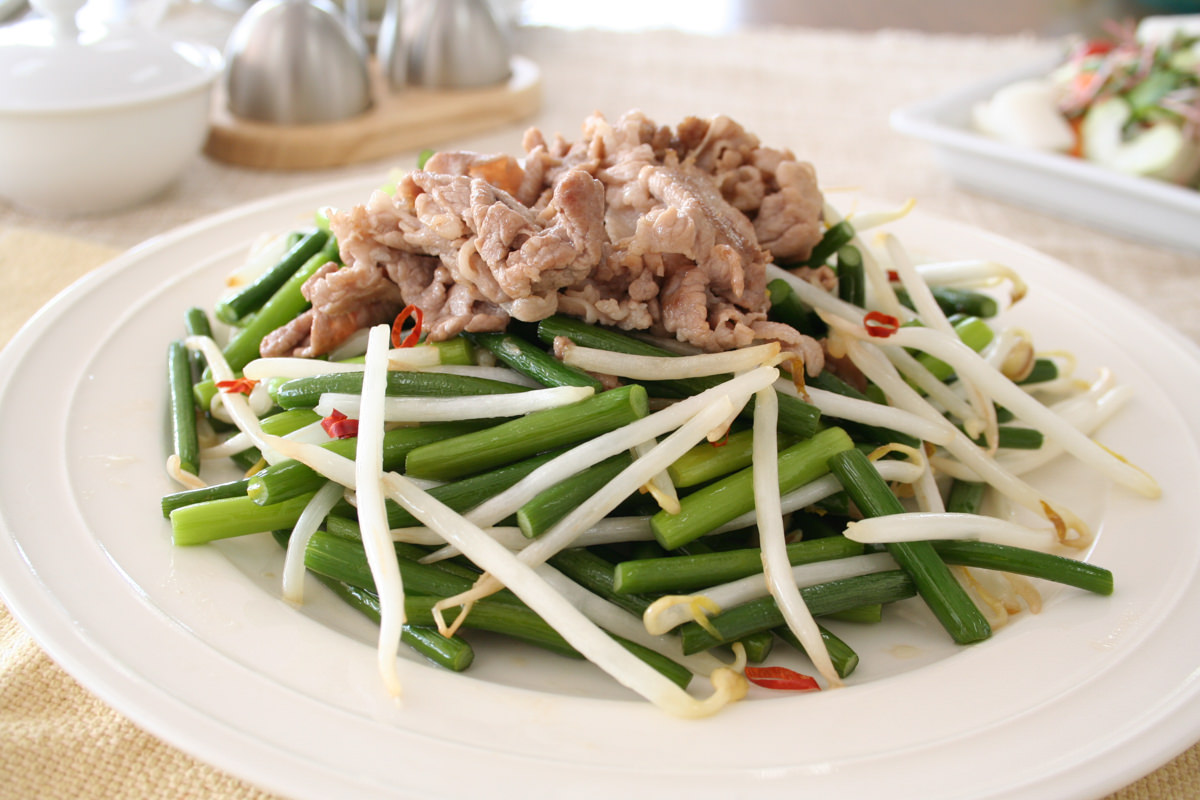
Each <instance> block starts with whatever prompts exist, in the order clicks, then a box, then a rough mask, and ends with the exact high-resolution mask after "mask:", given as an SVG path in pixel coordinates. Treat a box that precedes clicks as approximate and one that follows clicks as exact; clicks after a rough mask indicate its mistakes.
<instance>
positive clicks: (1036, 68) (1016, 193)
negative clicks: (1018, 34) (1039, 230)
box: [891, 61, 1200, 252]
mask: <svg viewBox="0 0 1200 800" xmlns="http://www.w3.org/2000/svg"><path fill="white" fill-rule="evenodd" d="M1056 63H1057V62H1056V61H1046V62H1043V63H1040V64H1035V65H1031V66H1029V67H1028V68H1026V69H1024V70H1022V71H1020V72H1016V73H1008V74H1005V75H1000V76H997V77H994V78H992V79H990V80H987V81H982V82H980V83H977V84H974V85H972V86H968V87H965V88H963V89H959V90H957V91H954V92H951V93H949V94H946V95H943V96H941V97H938V98H935V99H932V100H926V101H923V102H920V103H916V104H914V105H911V106H907V107H905V108H901V109H898V110H896V111H895V112H893V114H892V118H891V124H892V127H893V128H894V129H895V130H897V131H899V132H900V133H903V134H906V135H908V136H913V137H915V138H917V139H921V140H923V141H926V142H928V143H929V144H931V145H932V146H933V147H934V148H935V152H936V156H937V160H938V162H939V163H940V164H941V165H942V167H944V168H945V169H946V170H947V172H949V173H950V175H951V176H952V177H953V178H954V179H955V180H956V181H958V182H959V183H960V184H962V185H963V186H965V187H969V188H971V189H974V190H977V191H979V192H983V193H984V194H988V195H992V196H994V197H998V198H1000V199H1003V200H1006V201H1009V202H1012V203H1016V204H1018V205H1023V206H1027V207H1029V208H1034V209H1038V210H1041V211H1046V212H1049V213H1052V214H1055V215H1057V216H1060V217H1065V218H1067V219H1070V220H1074V221H1076V222H1082V223H1085V224H1087V225H1091V226H1093V227H1096V228H1099V229H1101V230H1105V231H1111V232H1115V233H1118V234H1121V235H1125V236H1128V237H1130V238H1133V239H1138V240H1140V241H1144V242H1147V243H1149V244H1155V245H1160V246H1165V247H1171V248H1175V249H1179V250H1185V251H1189V252H1200V192H1198V191H1195V190H1193V189H1188V188H1185V187H1182V186H1174V185H1171V184H1168V183H1164V182H1162V181H1156V180H1151V179H1149V178H1137V177H1134V176H1131V175H1124V174H1122V173H1119V172H1114V171H1112V170H1108V169H1105V168H1103V167H1101V166H1098V165H1096V164H1094V163H1091V162H1088V161H1083V160H1080V159H1077V158H1072V157H1070V156H1066V155H1060V154H1058V153H1046V152H1041V151H1037V150H1030V149H1026V148H1021V147H1017V146H1014V145H1009V144H1005V143H1003V142H1000V141H997V140H995V139H991V138H989V137H987V136H984V135H983V134H980V133H977V132H976V131H974V130H973V129H972V128H971V125H970V118H971V108H972V107H973V106H974V105H975V103H977V102H979V101H981V100H985V99H987V98H989V97H991V95H992V94H993V93H994V92H995V91H996V90H997V89H999V88H1001V87H1002V86H1005V85H1007V84H1009V83H1013V82H1014V81H1017V80H1020V79H1022V78H1029V77H1034V76H1037V75H1045V74H1046V73H1047V72H1049V71H1050V70H1051V69H1053V67H1054V66H1055V64H1056Z"/></svg>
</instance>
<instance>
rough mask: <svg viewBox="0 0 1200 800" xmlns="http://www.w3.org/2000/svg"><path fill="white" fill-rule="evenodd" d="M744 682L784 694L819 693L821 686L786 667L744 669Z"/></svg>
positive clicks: (812, 679)
mask: <svg viewBox="0 0 1200 800" xmlns="http://www.w3.org/2000/svg"><path fill="white" fill-rule="evenodd" d="M745 674H746V680H748V681H750V682H751V683H753V684H754V685H755V686H761V687H763V688H764V689H777V690H779V691H784V692H813V691H820V690H821V685H820V684H819V683H817V681H816V679H815V678H811V677H809V676H808V675H803V674H801V673H799V672H796V671H795V670H790V669H788V668H787V667H746V669H745Z"/></svg>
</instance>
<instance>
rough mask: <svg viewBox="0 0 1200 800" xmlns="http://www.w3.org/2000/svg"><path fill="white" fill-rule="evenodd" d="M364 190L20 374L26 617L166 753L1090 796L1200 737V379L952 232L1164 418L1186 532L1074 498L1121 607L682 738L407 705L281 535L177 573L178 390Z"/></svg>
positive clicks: (1073, 614)
mask: <svg viewBox="0 0 1200 800" xmlns="http://www.w3.org/2000/svg"><path fill="white" fill-rule="evenodd" d="M368 188H369V187H368V186H365V185H363V184H361V183H354V184H341V185H335V186H325V187H319V188H315V189H312V190H308V191H304V192H301V193H298V194H293V195H289V196H286V197H283V198H280V199H275V200H272V201H269V202H266V203H261V204H257V205H252V206H249V207H246V208H242V209H238V210H235V211H232V212H229V213H226V214H223V215H221V216H219V217H216V218H214V219H210V220H206V221H202V222H200V223H197V224H194V225H191V226H188V227H186V228H184V229H182V230H179V231H177V232H175V233H172V234H170V235H167V236H165V237H163V238H160V239H157V240H154V241H151V242H149V243H148V244H146V245H144V246H142V247H140V248H138V249H136V250H134V251H132V252H130V253H129V254H127V255H125V256H123V257H121V258H119V259H117V260H116V261H114V262H113V263H111V264H109V265H108V266H106V267H105V268H103V269H101V270H100V271H98V272H96V273H94V274H92V275H90V276H89V277H87V278H86V279H85V280H83V281H82V282H80V283H79V284H77V285H75V286H73V287H72V288H70V289H69V290H67V291H66V292H65V293H64V294H63V295H61V296H60V297H59V298H58V299H56V300H55V301H54V302H53V303H51V304H50V305H49V306H48V307H47V308H46V309H45V310H44V311H42V312H41V313H40V314H39V315H38V316H37V317H36V318H35V319H33V320H32V321H31V322H30V323H29V325H28V326H27V327H26V328H25V329H24V330H23V331H22V332H21V333H20V334H19V335H18V336H17V337H16V338H15V339H14V340H13V342H12V343H11V345H10V346H9V347H8V348H7V349H6V350H5V351H4V352H3V354H0V441H2V442H3V448H2V449H0V520H2V535H0V590H2V592H3V596H4V599H5V601H6V602H7V603H8V604H9V606H10V607H11V608H12V610H13V611H14V613H15V614H16V615H17V617H18V618H19V619H20V620H21V621H22V622H23V624H24V625H26V626H27V627H28V628H29V630H30V631H32V633H33V635H34V636H35V637H36V638H37V640H38V641H39V642H40V643H41V644H42V645H43V646H44V647H45V648H46V650H47V651H48V652H49V653H50V654H51V655H52V656H53V657H54V658H55V659H57V660H58V661H59V662H60V663H61V664H62V665H63V666H65V667H66V669H68V670H69V671H70V672H71V673H73V674H74V675H75V676H76V677H78V679H79V680H80V681H82V682H83V683H84V684H85V685H86V686H87V687H89V688H90V689H91V690H92V691H94V692H96V693H97V694H98V695H100V696H101V697H102V698H104V699H105V700H107V701H108V702H109V703H111V704H112V705H114V706H115V707H116V708H118V709H119V710H121V711H122V712H124V713H125V714H127V715H128V716H129V717H131V718H132V719H133V720H135V721H136V722H137V723H138V724H140V725H142V726H144V727H145V728H147V729H148V730H150V731H152V732H154V733H155V734H157V735H159V736H161V737H162V738H164V739H166V740H167V741H169V742H171V743H173V744H175V745H177V746H179V747H181V748H183V749H184V750H186V751H189V752H191V753H193V754H195V755H196V756H198V757H199V758H201V759H204V760H206V761H208V762H211V763H212V764H214V765H216V766H218V767H221V768H223V769H225V770H227V771H229V772H231V773H234V774H236V775H239V776H242V777H244V778H246V779H248V780H250V781H253V782H255V783H257V784H259V785H261V786H264V787H267V788H269V789H272V790H274V791H277V792H279V793H282V794H285V795H290V796H293V797H296V798H329V797H339V798H350V797H372V798H380V797H412V798H438V797H472V796H521V797H550V796H564V795H565V796H572V797H613V796H630V795H633V796H646V797H684V796H686V797H689V798H718V797H719V798H725V797H730V796H756V797H795V796H804V797H839V798H844V797H864V796H873V795H882V794H885V793H886V795H887V796H889V797H896V798H902V797H913V798H917V797H919V798H923V799H924V800H933V799H935V798H956V800H962V799H963V798H984V797H987V798H996V797H1021V798H1026V799H1028V798H1054V799H1055V800H1063V799H1064V798H1084V797H1093V796H1097V795H1101V794H1103V793H1104V792H1106V791H1108V790H1111V789H1115V788H1117V787H1119V786H1121V785H1123V784H1125V783H1128V782H1130V781H1132V780H1134V779H1136V778H1137V777H1139V776H1140V775H1142V774H1144V773H1146V772H1148V771H1150V770H1151V769H1153V768H1154V767H1156V766H1157V765H1158V764H1160V763H1162V762H1164V761H1166V760H1167V759H1169V758H1170V757H1171V756H1173V755H1175V754H1176V753H1178V752H1180V751H1182V750H1183V749H1184V748H1186V747H1187V746H1189V745H1191V744H1192V743H1194V742H1195V741H1196V740H1197V739H1200V693H1198V688H1200V687H1198V686H1197V676H1198V675H1200V637H1198V636H1196V635H1195V634H1196V630H1197V626H1198V625H1200V581H1198V580H1197V564H1198V561H1200V535H1198V533H1200V531H1198V530H1197V524H1196V521H1195V512H1194V509H1195V492H1196V486H1197V485H1200V453H1198V449H1197V442H1198V441H1200V410H1198V409H1200V407H1198V406H1197V404H1196V403H1195V398H1196V397H1197V396H1200V359H1198V358H1197V353H1196V349H1195V348H1194V347H1192V346H1191V345H1190V344H1187V343H1185V342H1184V341H1183V340H1182V338H1181V337H1178V336H1176V335H1174V334H1173V333H1171V332H1169V331H1168V330H1166V329H1165V328H1164V327H1162V326H1160V325H1158V324H1157V323H1155V322H1154V321H1153V320H1151V319H1150V318H1148V317H1147V316H1146V315H1145V314H1144V313H1142V312H1141V311H1139V310H1137V309H1135V308H1132V307H1130V306H1129V305H1127V304H1126V303H1125V302H1124V301H1123V300H1121V299H1120V298H1119V297H1117V296H1116V295H1115V294H1114V293H1112V292H1110V291H1108V290H1106V289H1104V288H1102V287H1100V286H1098V285H1097V284H1095V283H1093V282H1092V281H1090V280H1088V279H1086V278H1084V277H1083V276H1081V275H1079V274H1077V273H1075V272H1073V271H1072V270H1070V269H1069V268H1067V267H1066V266H1064V265H1063V264H1061V263H1058V262H1055V261H1053V260H1050V259H1047V258H1045V257H1042V256H1040V255H1038V254H1036V253H1034V252H1031V251H1029V250H1027V249H1024V248H1022V247H1020V246H1018V245H1016V244H1013V243H1011V242H1008V241H1004V240H1000V239H997V238H994V237H992V236H989V235H986V234H983V233H980V232H977V231H974V230H971V229H967V228H964V227H961V226H959V225H956V224H951V223H947V222H943V221H939V220H935V219H931V218H928V217H925V216H921V215H919V214H918V215H914V216H913V217H912V218H911V219H909V220H908V221H907V222H906V223H904V225H903V226H901V227H900V228H899V229H898V230H899V232H900V233H901V234H902V236H904V237H905V239H906V240H907V241H909V242H911V243H912V245H913V246H914V247H920V248H922V249H926V250H936V251H937V252H939V253H941V254H942V255H944V256H946V257H948V258H955V257H963V256H967V255H973V256H982V257H991V258H996V259H999V260H1002V261H1005V262H1007V263H1010V264H1012V265H1013V266H1014V267H1017V268H1019V269H1020V270H1021V271H1022V272H1023V273H1024V275H1025V276H1026V277H1027V278H1028V280H1029V282H1030V283H1031V284H1032V286H1033V290H1032V293H1031V296H1030V297H1029V299H1028V300H1027V301H1025V303H1023V304H1022V306H1021V307H1019V308H1020V311H1019V314H1017V315H1015V318H1014V322H1016V323H1018V324H1022V325H1025V326H1026V327H1028V328H1030V329H1033V330H1035V331H1036V333H1037V335H1038V337H1039V339H1040V341H1041V342H1042V343H1043V345H1044V346H1046V347H1050V346H1053V347H1055V348H1069V349H1071V350H1074V351H1075V352H1076V353H1078V354H1079V358H1080V362H1081V370H1082V371H1083V372H1085V373H1086V372H1090V371H1092V370H1093V369H1094V368H1095V367H1096V366H1097V365H1099V364H1107V365H1109V366H1111V367H1112V368H1113V369H1114V370H1115V371H1116V373H1117V374H1118V375H1119V376H1120V378H1121V380H1123V381H1125V382H1128V383H1130V384H1132V385H1133V386H1135V387H1137V390H1138V391H1137V396H1136V400H1135V401H1134V402H1133V403H1132V404H1131V405H1130V406H1129V407H1128V408H1127V409H1126V410H1125V411H1124V413H1123V414H1122V415H1121V416H1120V417H1119V418H1118V419H1117V420H1116V421H1114V422H1113V423H1112V424H1110V425H1109V426H1108V427H1107V428H1106V429H1105V430H1104V432H1103V440H1104V441H1105V442H1106V443H1107V444H1108V445H1110V446H1111V447H1114V448H1115V449H1117V450H1118V451H1120V452H1122V453H1124V454H1125V455H1126V456H1128V457H1129V458H1130V459H1132V460H1134V461H1135V462H1137V463H1139V464H1140V465H1142V466H1144V467H1146V468H1148V469H1150V470H1152V471H1153V473H1154V474H1155V475H1156V476H1157V477H1158V479H1159V480H1160V482H1161V483H1162V485H1163V488H1164V496H1163V498H1162V499H1161V500H1159V501H1157V502H1153V501H1148V500H1144V499H1142V498H1139V497H1135V496H1133V495H1131V494H1130V493H1128V492H1126V491H1123V490H1120V489H1115V488H1112V487H1109V486H1108V485H1107V484H1106V483H1105V482H1103V481H1101V480H1099V479H1097V478H1095V477H1094V476H1091V475H1089V474H1088V473H1087V472H1085V471H1082V470H1080V469H1078V468H1074V467H1072V466H1071V465H1064V466H1062V467H1059V468H1056V469H1054V470H1051V471H1049V474H1048V475H1045V476H1043V477H1044V479H1045V480H1046V481H1047V482H1048V485H1050V487H1051V490H1052V492H1054V493H1055V494H1057V495H1058V496H1060V497H1061V498H1062V499H1064V500H1066V501H1067V502H1069V503H1070V504H1072V505H1073V506H1074V507H1075V508H1076V509H1077V510H1078V511H1079V512H1080V513H1081V514H1082V515H1083V516H1084V517H1085V518H1086V519H1087V520H1089V521H1090V523H1091V524H1093V525H1094V526H1095V528H1096V530H1097V532H1098V534H1099V538H1098V543H1097V545H1096V546H1095V548H1094V550H1093V552H1091V553H1090V556H1089V557H1090V558H1092V559H1094V560H1095V561H1096V562H1098V563H1101V564H1104V565H1108V566H1110V567H1112V568H1113V569H1114V570H1115V571H1116V575H1117V590H1116V593H1115V594H1114V595H1113V596H1111V597H1107V598H1105V597H1097V596H1093V595H1087V594H1084V593H1082V592H1076V591H1065V590H1064V591H1058V590H1055V589H1054V588H1048V590H1047V593H1046V598H1047V602H1046V608H1045V610H1044V611H1043V613H1042V614H1040V615H1037V616H1032V615H1028V614H1026V615H1023V616H1021V617H1020V618H1018V619H1017V620H1016V621H1015V622H1014V623H1012V624H1011V625H1009V626H1008V627H1006V628H1004V629H1002V630H999V631H998V632H997V634H996V635H995V636H994V637H993V638H992V639H991V640H989V641H987V642H985V643H982V644H979V645H976V646H973V647H970V648H955V647H954V646H952V645H949V644H946V642H945V637H944V636H942V635H941V634H940V632H939V631H938V630H937V627H936V625H935V624H934V623H932V621H931V619H930V617H929V616H928V615H927V614H926V612H925V611H924V609H923V607H922V606H921V605H920V603H919V602H911V601H910V602H907V603H904V604H901V605H900V606H899V607H898V608H894V609H893V610H892V612H893V613H890V614H889V620H888V621H887V623H886V624H884V625H880V626H874V627H870V626H866V627H860V628H843V629H841V630H842V632H843V633H844V634H845V635H846V636H847V637H848V638H849V639H850V641H851V643H852V644H853V645H854V646H855V647H856V648H857V649H858V650H859V652H860V653H861V655H862V659H863V663H862V666H861V667H860V668H859V671H858V672H857V673H856V674H855V675H854V677H853V679H852V681H851V685H850V686H849V687H848V688H845V689H843V690H839V691H829V692H823V693H820V694H813V695H803V696H780V695H778V694H774V695H773V694H771V693H769V692H766V691H764V690H757V689H756V690H754V691H753V692H752V694H751V696H750V697H749V698H748V699H747V700H745V701H743V702H742V703H739V704H737V705H735V706H733V707H731V708H729V709H727V710H726V711H725V712H723V713H721V714H720V715H718V716H717V717H715V718H712V719H707V720H703V721H697V722H689V721H682V720H678V719H673V718H670V717H667V716H665V715H664V714H662V713H661V712H659V711H657V710H656V709H655V708H653V707H651V706H650V705H649V704H647V703H645V702H642V701H640V700H638V699H637V698H634V697H632V696H630V695H629V694H627V693H626V691H625V690H624V689H622V688H620V687H618V686H615V685H613V683H612V682H611V681H609V680H607V679H606V678H604V677H603V676H600V675H598V674H597V673H596V672H595V671H594V670H593V669H592V668H590V667H589V666H588V665H586V664H581V663H578V662H573V661H566V660H562V659H557V658H553V657H549V656H543V655H540V654H538V653H535V652H533V651H531V650H528V649H524V648H519V647H509V646H506V645H503V644H501V643H499V642H489V641H483V642H480V643H479V644H478V646H477V659H476V665H475V667H474V668H473V669H472V672H470V673H468V674H464V675H458V674H450V673H447V672H444V671H440V670H438V669H435V668H432V667H429V666H426V665H424V664H421V663H417V662H415V661H413V662H411V663H407V662H406V663H405V664H404V665H403V666H404V669H403V675H404V680H405V685H406V691H405V695H404V698H403V700H402V702H401V703H399V704H394V703H392V702H390V701H389V700H388V699H386V697H385V695H384V693H383V691H382V688H381V684H380V680H379V677H378V675H377V673H376V669H375V655H374V652H373V640H374V635H375V633H374V629H373V626H371V625H370V624H369V623H367V622H365V621H364V620H362V619H360V618H359V617H357V616H356V615H355V613H353V612H351V611H349V610H348V609H346V608H343V607H341V606H340V605H338V604H337V603H336V602H334V601H333V600H332V598H331V597H329V596H328V595H326V594H323V593H322V592H320V591H318V589H319V588H320V587H315V586H314V587H312V588H311V590H310V598H309V601H310V602H309V603H308V604H306V606H305V607H304V608H302V609H297V608H295V607H292V606H290V605H288V604H286V603H284V602H282V601H281V600H280V599H279V598H278V589H277V581H278V574H279V568H280V552H279V551H278V550H277V549H276V546H275V545H274V544H273V543H272V542H271V541H270V540H269V537H267V536H261V537H248V538H246V539H243V540H238V541H229V542H225V543H222V544H220V545H216V546H207V547H200V548H193V549H173V548H172V547H171V545H170V544H169V529H168V525H167V523H166V522H165V521H164V520H163V519H162V518H161V517H159V515H158V502H159V497H160V495H161V494H162V493H164V492H166V491H168V490H169V489H170V488H171V487H170V486H169V485H168V482H167V480H166V479H165V477H164V476H163V474H162V468H161V463H162V460H163V456H164V453H165V445H164V440H165V424H166V423H165V403H164V396H163V395H164V390H163V381H162V380H161V374H162V371H163V370H162V364H163V360H164V353H165V348H166V344H167V342H168V341H169V340H170V339H171V338H172V337H175V336H178V335H179V333H180V325H181V319H182V314H183V312H184V310H185V308H186V307H188V306H189V305H193V304H201V305H205V304H208V303H209V302H210V300H211V299H212V298H213V297H214V296H215V295H216V293H217V292H218V290H219V287H220V284H221V279H222V276H223V275H224V273H225V271H226V270H227V269H228V268H229V267H230V266H231V264H232V263H234V262H235V261H236V260H237V259H238V258H239V257H240V255H241V254H242V253H243V252H244V250H245V248H246V246H247V245H248V243H249V242H250V241H252V240H253V239H254V238H255V237H257V236H258V235H260V234H261V233H263V232H264V231H279V230H285V229H287V228H288V227H289V226H291V225H293V224H296V223H298V222H303V221H306V220H307V219H308V214H309V212H310V211H311V210H312V209H314V208H316V207H318V206H321V205H325V204H349V203H352V202H355V201H358V200H361V199H363V198H364V197H365V196H366V193H367V190H368Z"/></svg>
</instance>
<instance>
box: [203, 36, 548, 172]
mask: <svg viewBox="0 0 1200 800" xmlns="http://www.w3.org/2000/svg"><path fill="white" fill-rule="evenodd" d="M370 73H371V83H372V91H373V95H372V96H373V97H374V98H375V103H374V105H373V106H372V108H371V109H370V110H368V111H367V112H365V113H364V114H362V115H360V116H357V117H354V118H353V119H348V120H343V121H340V122H322V123H316V124H311V125H274V124H271V123H264V122H256V121H253V120H246V119H241V118H238V117H235V116H234V115H233V114H231V113H230V111H229V107H228V104H227V103H226V101H225V96H224V90H223V88H221V87H219V86H218V88H217V90H216V92H215V94H214V97H213V111H212V119H211V123H210V126H209V134H208V141H207V143H206V144H205V146H204V152H205V153H206V154H207V155H208V156H210V157H211V158H214V159H216V160H217V161H223V162H225V163H228V164H236V165H238V166H242V167H256V168H260V169H273V170H292V169H296V170H299V169H323V168H328V167H341V166H346V165H347V164H357V163H360V162H363V161H373V160H375V159H380V158H386V157H387V156H390V155H394V154H396V153H400V152H404V151H409V150H419V149H422V148H425V147H433V146H436V145H437V144H438V143H439V142H443V141H446V140H448V139H453V138H456V137H459V136H464V135H467V134H471V133H478V132H480V131H483V130H487V129H489V128H493V127H496V126H497V125H501V124H504V123H507V122H515V121H516V120H519V119H522V118H524V117H527V116H530V115H531V114H533V113H534V112H535V111H537V109H538V107H539V106H540V105H541V72H540V71H539V70H538V68H537V65H536V64H534V63H533V62H532V61H530V60H529V59H527V58H523V57H520V56H516V57H514V58H513V59H512V76H511V77H510V78H509V80H508V82H507V83H505V84H503V85H500V86H494V87H488V88H486V89H457V90H431V89H419V88H410V89H405V90H404V91H402V92H392V91H390V90H389V89H388V87H387V82H386V81H385V80H384V78H383V75H382V72H381V70H380V69H379V68H378V65H377V64H375V62H374V60H372V63H371V65H370Z"/></svg>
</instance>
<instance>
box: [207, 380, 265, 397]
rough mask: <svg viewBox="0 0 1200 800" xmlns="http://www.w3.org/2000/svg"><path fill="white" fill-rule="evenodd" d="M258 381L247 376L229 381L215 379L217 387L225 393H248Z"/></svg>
mask: <svg viewBox="0 0 1200 800" xmlns="http://www.w3.org/2000/svg"><path fill="white" fill-rule="evenodd" d="M257 385H258V381H252V380H250V379H249V378H234V379H233V380H229V381H217V388H218V389H220V390H221V391H222V392H225V393H226V394H250V393H251V392H252V391H254V387H255V386H257Z"/></svg>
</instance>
